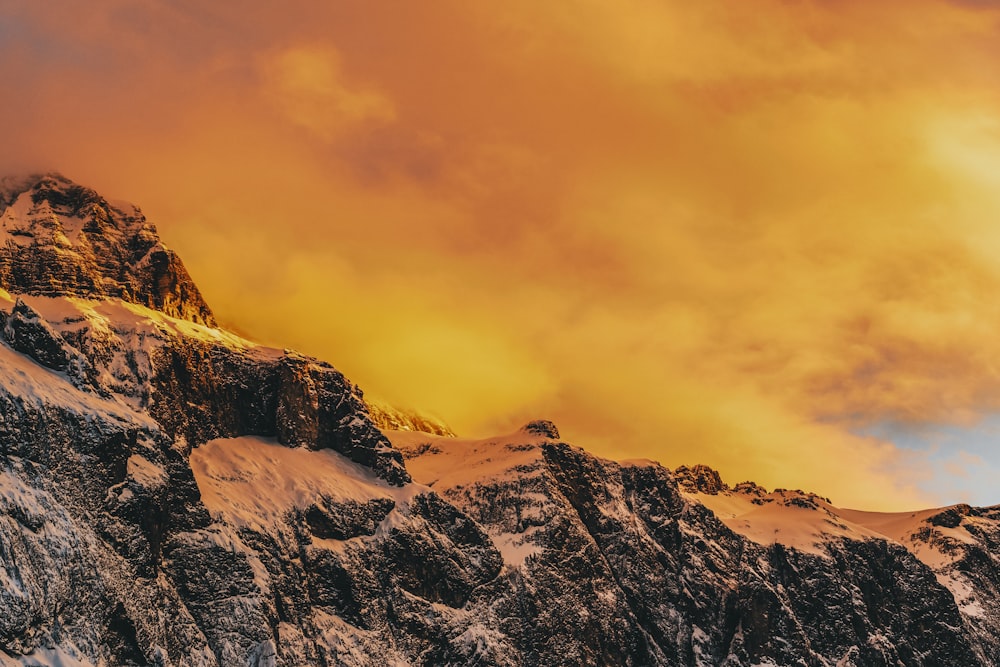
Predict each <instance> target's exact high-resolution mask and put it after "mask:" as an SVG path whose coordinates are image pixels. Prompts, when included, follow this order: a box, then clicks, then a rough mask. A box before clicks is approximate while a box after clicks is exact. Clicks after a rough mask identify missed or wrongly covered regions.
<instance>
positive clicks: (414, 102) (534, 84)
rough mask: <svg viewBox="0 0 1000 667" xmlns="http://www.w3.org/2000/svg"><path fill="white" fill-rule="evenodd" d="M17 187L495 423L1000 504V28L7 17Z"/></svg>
mask: <svg viewBox="0 0 1000 667" xmlns="http://www.w3.org/2000/svg"><path fill="white" fill-rule="evenodd" d="M0 81H2V85H3V93H4V94H3V100H2V104H0V124H2V127H4V128H6V131H5V133H4V134H5V136H4V141H3V151H2V152H0V168H2V170H3V171H7V172H20V171H26V170H57V171H60V172H62V173H63V174H65V175H66V176H68V177H69V178H72V179H74V180H76V181H77V182H80V183H82V184H84V185H88V186H91V187H93V188H95V189H97V190H98V191H99V192H101V193H102V194H104V195H105V196H107V197H108V198H112V199H127V200H129V201H133V202H136V203H137V204H139V205H140V206H141V207H142V209H143V211H144V212H145V214H146V215H147V216H148V218H149V219H150V221H151V222H153V223H154V224H156V225H157V227H158V229H159V231H160V234H161V236H162V237H163V239H164V241H165V243H166V244H167V245H168V246H170V247H172V248H173V249H175V250H176V251H178V253H179V254H180V255H181V257H182V258H183V259H184V261H185V263H186V264H187V266H188V269H189V270H190V272H191V274H192V275H193V277H194V279H195V280H196V282H197V283H198V284H199V286H200V287H201V289H202V291H203V293H204V295H205V297H206V299H207V300H208V302H209V303H210V305H211V306H212V307H213V309H214V310H215V312H216V315H217V317H218V318H219V320H220V321H221V322H223V323H224V324H225V325H226V326H227V327H229V328H231V329H234V330H236V331H238V332H240V333H243V334H244V335H247V336H249V337H252V338H254V339H257V340H261V341H263V342H266V343H269V344H274V345H278V346H280V347H289V348H295V349H297V350H300V351H302V352H305V353H308V354H312V355H315V356H318V357H320V358H323V359H326V360H329V361H330V362H332V363H333V364H334V365H336V366H337V367H338V368H340V369H341V370H342V371H344V372H345V373H346V374H347V375H348V376H349V377H350V378H352V379H353V380H354V381H355V382H357V383H359V384H360V385H361V386H362V387H363V388H364V389H365V391H366V392H367V393H368V395H370V396H375V397H378V398H380V399H382V400H385V401H388V402H391V403H394V404H397V405H400V406H404V407H409V408H415V409H419V410H422V411H424V412H427V413H430V414H432V415H436V416H438V417H441V418H443V419H444V420H445V421H446V422H448V423H450V424H451V425H452V426H453V427H454V428H455V429H456V430H458V431H459V432H460V433H462V434H467V435H470V436H486V435H490V434H494V433H499V432H505V431H510V430H513V429H515V428H517V427H518V426H520V425H521V424H523V423H524V422H526V421H528V420H529V419H533V418H549V419H552V420H554V421H555V422H556V423H557V424H558V425H559V427H560V430H561V431H562V434H563V436H564V438H565V439H566V440H569V441H571V442H573V443H575V444H578V445H581V446H584V447H586V448H587V449H589V450H591V451H593V452H595V453H597V454H600V455H602V456H607V457H611V458H616V459H623V458H637V457H643V458H650V459H655V460H658V461H660V462H662V463H663V464H664V465H666V466H668V467H671V468H673V467H676V466H678V465H680V464H692V463H696V462H703V463H707V464H709V465H712V466H713V467H716V468H717V469H719V470H720V472H721V473H722V475H723V478H724V479H726V480H727V481H729V482H731V483H735V482H738V481H741V480H743V479H753V480H755V481H756V482H758V483H760V484H762V485H765V486H768V487H785V488H802V489H808V490H812V491H815V492H817V493H820V494H821V495H826V496H829V497H830V498H831V499H832V500H833V501H834V502H835V503H836V504H839V505H842V506H853V507H861V508H869V509H912V508H915V507H924V506H930V505H940V504H946V503H953V502H973V503H978V504H994V503H998V502H1000V492H997V491H996V488H997V487H996V485H995V484H994V483H993V480H995V479H997V474H998V473H1000V439H998V438H1000V433H998V431H1000V427H998V424H1000V417H998V413H1000V299H998V295H1000V2H990V1H987V0H978V1H975V0H963V1H959V0H951V1H945V0H938V1H932V0H905V1H904V0H885V1H883V2H877V3H875V2H869V1H867V0H758V1H755V2H753V3H749V2H737V1H735V0H700V1H699V2H689V1H686V0H614V1H613V2H612V1H611V0H565V1H564V2H537V1H536V0H505V2H503V3H487V2H473V3H470V2H462V1H459V0H428V1H427V2H420V3H416V2H410V1H408V0H407V1H404V0H376V1H373V2H355V1H353V0H329V1H322V2H321V1H315V2H289V3H274V2H264V1H263V0H242V1H241V2H234V1H219V2H211V3H206V2H196V1H194V0H171V1H168V0H88V2H79V1H70V0H53V1H51V2H46V3H39V2H31V1H28V0H24V1H21V0H0Z"/></svg>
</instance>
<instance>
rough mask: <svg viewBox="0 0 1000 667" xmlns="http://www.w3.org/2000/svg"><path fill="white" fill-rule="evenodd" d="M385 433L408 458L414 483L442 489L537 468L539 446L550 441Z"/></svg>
mask: <svg viewBox="0 0 1000 667" xmlns="http://www.w3.org/2000/svg"><path fill="white" fill-rule="evenodd" d="M384 433H385V435H386V437H387V438H389V441H390V442H392V445H393V446H394V447H395V448H397V449H399V450H400V451H402V452H403V456H404V457H406V458H407V461H406V469H407V470H409V471H410V476H412V477H413V479H414V480H415V481H418V482H420V483H421V484H426V485H427V486H430V487H437V488H444V489H453V488H458V487H462V486H469V485H472V484H475V483H476V482H480V481H497V480H499V479H503V478H510V477H514V476H516V475H517V471H516V468H518V467H519V466H530V465H534V464H536V463H537V462H538V461H539V460H540V459H541V450H540V449H539V447H538V445H540V444H542V443H543V442H548V441H550V438H546V437H544V436H540V435H534V434H532V433H527V432H525V431H515V432H514V433H509V434H507V435H503V436H498V437H494V438H485V439H482V440H468V439H459V438H452V437H448V436H436V435H429V434H427V433H419V432H415V431H384Z"/></svg>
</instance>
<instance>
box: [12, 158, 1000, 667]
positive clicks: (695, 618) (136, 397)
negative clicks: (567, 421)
mask: <svg viewBox="0 0 1000 667" xmlns="http://www.w3.org/2000/svg"><path fill="white" fill-rule="evenodd" d="M45 179H49V181H45ZM42 180H43V181H45V183H47V184H45V183H42V181H38V182H36V183H34V184H33V185H31V186H30V187H29V188H28V190H25V191H22V192H20V193H16V194H9V195H7V194H2V195H0V196H2V197H3V202H4V204H5V205H4V206H3V207H2V208H4V212H3V221H4V222H3V230H4V233H5V234H7V236H6V237H5V242H4V246H3V250H0V276H3V275H8V276H9V275H15V276H16V277H15V278H14V279H11V280H10V281H9V282H8V283H3V287H2V288H0V371H2V372H0V665H3V667H8V666H13V665H36V666H37V665H53V666H55V665H75V666H83V667H88V666H94V667H96V666H97V665H122V666H125V665H132V666H136V665H157V666H159V667H167V666H178V667H179V666H181V665H184V666H188V665H190V666H199V667H200V666H212V667H218V666H226V667H229V666H230V665H234V666H235V665H248V666H250V667H277V666H279V665H280V666H282V667H284V666H289V667H291V666H301V665H321V666H327V665H357V666H362V665H364V666H369V665H371V666H374V665H378V666H379V667H381V666H383V665H387V664H388V665H394V664H399V665H407V664H416V665H468V664H476V665H495V666H505V667H506V666H514V665H532V666H534V665H539V666H541V665H546V666H547V665H567V666H568V665H593V664H601V665H622V666H625V665H628V666H636V667H637V666H639V665H677V666H681V665H685V666H686V665H725V666H726V667H736V666H740V667H743V666H746V667H749V666H750V665H754V666H761V665H809V666H812V665H817V666H826V665H838V666H840V665H843V666H845V667H847V666H850V665H855V666H858V667H862V666H864V667H868V666H872V665H886V666H889V665H899V664H903V665H927V666H931V665H945V666H948V665H955V666H956V667H958V666H962V667H966V666H968V665H995V664H1000V627H998V624H1000V603H997V602H995V601H996V600H1000V564H998V562H997V557H996V554H997V553H1000V510H998V509H997V508H965V507H962V506H953V507H950V508H941V509H940V510H934V511H932V512H930V513H928V514H927V515H926V516H923V515H921V516H916V514H917V513H914V515H915V516H914V517H908V518H907V521H910V519H913V520H912V521H910V522H909V523H906V522H903V523H900V522H899V520H898V518H897V519H893V518H892V517H888V518H887V517H885V516H882V517H872V516H867V517H865V516H860V514H864V513H859V512H856V511H851V510H842V509H839V508H835V507H833V506H832V505H829V502H828V501H827V500H826V499H822V498H819V497H818V496H815V495H812V494H806V493H803V492H789V491H774V492H770V493H769V492H767V491H766V490H765V489H762V488H760V487H758V486H756V485H753V484H751V483H743V484H739V485H736V487H733V488H730V487H729V486H728V485H726V484H725V483H724V482H723V481H722V480H721V478H720V477H719V476H718V473H716V472H714V471H712V470H711V469H709V468H707V467H698V466H695V467H692V468H683V467H679V468H678V469H676V470H674V471H671V470H669V469H667V468H664V467H663V466H661V465H659V464H657V463H654V462H649V461H632V462H615V461H609V460H605V459H601V458H599V457H596V456H593V455H591V454H589V453H587V452H586V451H584V450H583V449H580V448H578V447H575V446H573V445H571V444H569V443H566V442H564V441H562V439H561V436H560V433H559V430H558V428H557V427H556V425H555V424H553V423H551V422H547V421H545V420H537V421H534V422H531V423H529V424H527V425H525V427H524V428H522V429H520V430H518V431H516V432H514V433H512V434H507V435H504V436H499V437H495V438H486V439H481V440H468V439H461V438H458V437H454V435H453V434H450V433H443V432H442V434H438V435H435V434H429V433H422V432H419V431H416V430H413V429H414V428H415V427H419V426H421V425H422V424H424V422H423V421H421V419H419V418H416V417H412V416H408V415H407V413H406V412H405V411H399V412H396V411H391V410H386V411H384V413H385V415H387V416H383V417H379V416H378V413H377V410H373V409H372V408H371V407H370V405H369V403H368V402H366V400H365V397H364V395H363V393H362V391H361V390H360V389H359V388H358V387H357V386H356V385H354V384H353V383H351V382H350V381H349V380H348V379H347V378H345V377H344V376H343V375H342V374H341V373H339V372H338V371H337V370H336V369H335V368H334V367H333V366H331V365H330V364H327V363H325V362H322V361H319V360H316V359H312V358H309V357H304V356H302V355H299V354H297V353H294V352H291V351H288V350H277V349H274V348H268V347H264V346H260V345H257V344H255V343H253V342H252V341H248V340H246V339H243V338H241V337H239V336H236V335H234V334H231V333H229V332H226V331H224V330H222V329H219V328H217V327H215V326H212V325H213V324H214V320H212V319H210V318H209V317H208V316H206V313H210V312H211V311H210V310H207V304H205V305H204V308H202V305H203V304H204V302H203V301H202V300H201V297H200V293H198V292H197V291H196V290H197V288H196V287H194V286H193V283H191V286H192V287H193V290H186V291H185V290H181V291H177V290H176V289H175V287H176V284H175V282H172V281H180V280H181V279H182V278H183V277H184V276H187V274H186V272H184V273H183V274H181V273H180V271H181V269H182V267H183V265H182V264H180V260H179V259H177V260H176V262H175V263H173V264H170V266H172V267H174V268H173V269H171V270H172V271H174V274H173V278H171V279H170V280H167V281H166V282H165V283H162V284H161V283H159V282H157V281H152V282H149V281H147V282H143V276H144V275H145V274H143V273H142V272H141V271H138V270H137V269H136V267H139V266H141V264H136V263H135V260H134V258H135V257H136V254H135V253H132V254H128V253H125V254H116V252H117V251H112V250H110V249H111V248H113V247H119V248H120V249H121V248H127V247H131V246H130V245H129V244H130V243H132V242H131V241H127V239H128V238H133V236H134V237H135V238H136V239H138V240H136V241H135V242H136V243H138V244H139V245H138V246H137V247H140V249H141V247H145V246H146V245H147V244H148V248H158V247H161V246H162V244H160V241H159V239H158V237H156V236H155V229H154V228H153V227H152V226H151V225H149V224H148V223H147V222H146V221H145V219H144V218H142V217H141V215H139V214H137V215H134V216H131V217H129V216H123V215H122V214H121V210H120V209H119V208H116V207H115V206H114V205H111V204H106V203H101V202H105V200H103V199H101V198H100V197H99V196H98V195H96V193H93V194H89V193H92V192H93V191H85V189H80V190H77V189H75V188H79V186H76V185H75V184H72V183H70V182H69V181H66V180H65V179H61V177H58V178H57V177H54V176H46V177H44V178H43V179H42ZM50 181H51V182H50ZM40 183H42V185H39V184H40ZM17 187H22V186H20V185H19V186H17ZM14 189H16V188H14V187H11V188H9V190H10V191H11V192H12V191H13V190H14ZM26 192H27V193H28V195H27V196H26V195H25V193H26ZM33 192H34V193H36V194H37V199H38V201H37V202H36V201H35V198H36V196H35V195H32V194H31V193H33ZM71 192H72V193H77V194H74V195H72V196H70V194H69V193H71ZM59 193H62V194H59ZM73 197H76V198H77V200H79V201H81V202H84V203H83V204H80V205H79V206H78V205H77V204H73V203H72V202H70V203H66V202H67V201H68V200H73ZM8 200H10V201H9V202H8ZM73 201H76V200H73ZM18 202H20V204H19V203H18ZM95 206H96V209H94V207H95ZM12 207H13V210H12ZM88 207H90V208H88ZM80 211H87V212H86V215H84V216H82V217H81V216H77V215H76V213H78V212H80ZM95 211H104V212H105V213H107V214H108V215H109V216H110V217H111V220H110V222H107V224H104V226H103V227H100V230H103V231H93V232H87V231H86V226H87V224H90V223H93V224H94V225H95V227H94V228H95V229H97V228H98V227H99V225H97V223H95V222H94V220H95V219H96V218H99V217H100V216H101V215H102V214H101V213H97V212H95ZM8 213H9V214H10V215H8ZM115 215H118V216H119V217H118V218H115V217H114V216H115ZM88 216H89V217H88ZM18 230H21V231H25V232H30V234H31V235H30V236H28V235H19V234H17V233H14V234H13V236H11V234H12V233H13V232H16V231H18ZM123 230H124V231H123ZM128 230H133V231H135V230H138V231H136V233H135V234H134V235H133V236H129V234H131V232H129V231H128ZM125 232H128V233H125ZM101 233H107V234H108V235H109V236H110V237H111V240H112V241H116V242H120V243H119V246H115V244H114V243H111V242H108V243H104V242H103V241H101V240H100V239H99V238H97V237H98V236H99V235H100V234H101ZM123 233H124V237H125V238H126V241H122V238H123V236H122V235H123ZM59 234H61V235H62V236H63V237H65V239H66V241H65V242H64V241H63V240H62V239H61V238H60V237H59ZM75 234H83V235H84V240H85V241H86V243H88V244H90V245H91V246H92V247H95V248H98V247H99V248H108V249H109V250H107V252H106V253H105V254H104V256H103V259H102V260H101V261H97V259H96V257H97V255H98V254H100V253H95V255H94V258H95V259H94V261H93V262H90V263H88V262H89V261H90V260H89V256H86V253H85V252H82V251H81V247H83V246H82V245H81V244H82V242H80V241H79V237H78V236H76V237H74V235H75ZM91 237H93V238H91ZM140 237H141V238H140ZM22 243H23V244H24V245H21V244H22ZM66 243H69V245H66ZM25 248H28V249H29V250H24V249H25ZM59 249H62V250H65V251H66V252H61V251H60V250H59ZM21 252H24V253H26V254H24V255H19V254H18V253H21ZM102 252H104V251H102ZM146 252H148V249H147V251H146ZM115 258H118V259H120V260H122V261H125V260H127V261H126V263H125V264H124V265H123V266H124V267H125V270H124V272H123V274H122V275H124V276H125V277H124V278H122V277H121V276H117V277H114V276H108V275H106V273H107V271H108V267H109V266H110V264H109V263H110V262H111V260H112V259H115ZM36 260H37V261H38V262H40V263H39V264H38V265H37V267H36V268H37V270H35V271H34V272H33V273H32V272H31V271H28V272H27V273H25V272H24V267H25V264H24V263H25V262H28V263H30V262H32V261H36ZM85 260H86V261H85ZM140 260H141V258H140ZM18 262H21V263H20V264H18ZM60 262H62V263H60ZM81 262H82V263H81ZM128 262H132V263H128ZM129 267H132V269H129ZM178 267H180V268H178ZM78 269H79V270H80V271H82V273H80V274H79V276H78V275H77V270H78ZM84 269H86V271H91V272H94V271H96V273H90V274H88V273H87V272H86V271H84ZM130 270H131V271H132V272H131V273H130ZM112 278H114V280H111V279H112ZM106 279H107V280H106ZM187 279H189V277H187ZM115 281H118V282H115ZM122 281H124V282H122ZM131 281H137V282H131ZM23 285H27V287H25V288H23V289H21V286H23ZM98 287H99V288H100V289H97V288H98ZM126 287H128V290H130V291H122V292H121V293H117V292H116V290H119V288H121V290H125V288H126ZM161 289H162V290H165V291H163V292H161V291H159V290H161ZM143 290H146V291H145V292H144V291H143ZM157 295H159V296H157ZM195 295H197V298H195ZM167 297H170V298H167ZM171 299H174V300H171ZM380 419H381V421H379V420H380ZM427 423H428V424H429V423H430V422H427ZM379 424H381V425H382V426H383V428H384V427H385V426H387V425H390V424H397V425H399V426H402V427H403V428H404V429H407V428H409V429H410V430H396V431H392V430H387V429H386V430H383V429H380V428H379V427H378V425H379ZM434 428H437V429H438V430H442V431H444V430H445V429H443V428H442V427H441V426H440V425H436V426H434ZM850 512H854V513H853V514H849V513H850ZM845 513H848V514H845ZM768 521H770V522H771V523H770V524H768V523H767V522H768ZM893 521H896V523H893ZM762 522H763V523H762ZM897 524H899V525H897ZM904 524H905V525H904ZM761 526H764V527H763V528H762V527H761ZM866 526H867V528H866ZM773 528H778V533H774V532H771V533H768V531H769V530H771V529H773ZM793 528H796V530H794V531H793V530H792V529H793ZM862 528H864V530H867V531H868V532H864V530H862ZM900 530H902V532H898V531H900ZM782 531H784V532H782ZM892 531H897V532H898V538H900V539H897V538H896V537H893V536H892V535H890V534H889V533H892ZM895 534H896V533H893V535H895ZM921 556H922V557H923V558H921Z"/></svg>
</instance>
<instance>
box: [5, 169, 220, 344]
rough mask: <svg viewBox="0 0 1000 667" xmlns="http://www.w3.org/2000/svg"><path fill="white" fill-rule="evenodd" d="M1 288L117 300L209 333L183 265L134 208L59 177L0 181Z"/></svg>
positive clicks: (204, 309)
mask: <svg viewBox="0 0 1000 667" xmlns="http://www.w3.org/2000/svg"><path fill="white" fill-rule="evenodd" d="M0 209H2V210H3V212H2V213H0V288H4V289H7V290H9V291H11V292H18V293H24V294H44V295H50V296H64V295H75V296H85V297H117V298H120V299H124V300H125V301H130V302H132V303H137V304H140V305H144V306H148V307H149V308H153V309H155V310H159V311H162V312H164V313H166V314H167V315H171V316H173V317H178V318H181V319H186V320H191V321H192V322H200V323H202V324H209V325H214V323H215V320H214V318H213V317H212V311H211V310H209V308H208V305H207V304H206V303H205V301H204V300H203V299H202V297H201V293H200V292H199V291H198V288H197V287H196V286H195V284H194V282H193V281H192V280H191V277H190V276H189V275H188V273H187V271H186V270H185V269H184V264H183V263H181V260H180V258H178V257H177V255H176V254H174V252H173V251H172V250H169V249H167V248H166V247H164V245H163V244H162V243H160V240H159V237H158V236H157V235H156V229H155V228H154V227H153V226H152V225H150V224H149V223H148V222H147V221H146V218H145V217H144V216H143V215H142V213H141V212H140V211H139V209H138V208H136V207H135V206H133V205H131V204H128V203H124V202H116V203H110V202H108V201H107V200H106V199H104V198H103V197H101V196H100V195H98V194H97V193H96V192H94V191H93V190H91V189H89V188H85V187H82V186H79V185H76V184H75V183H73V182H71V181H69V180H68V179H66V178H65V177H63V176H61V175H59V174H42V175H37V176H29V177H26V178H18V179H11V178H7V179H4V180H3V181H0Z"/></svg>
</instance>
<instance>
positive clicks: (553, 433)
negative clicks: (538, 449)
mask: <svg viewBox="0 0 1000 667" xmlns="http://www.w3.org/2000/svg"><path fill="white" fill-rule="evenodd" d="M521 430H522V431H524V432H525V433H531V434H532V435H540V436H542V437H543V438H551V439H552V440H558V439H559V429H558V428H557V427H556V425H555V424H554V423H552V422H550V421H549V420H548V419H536V420H535V421H530V422H528V423H527V424H525V425H524V426H522V427H521Z"/></svg>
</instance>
